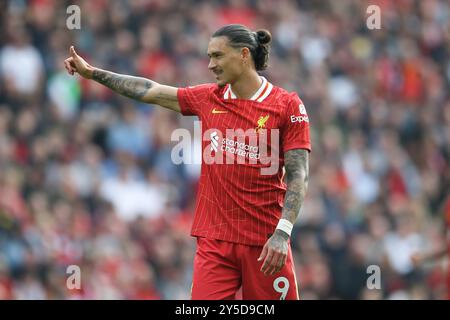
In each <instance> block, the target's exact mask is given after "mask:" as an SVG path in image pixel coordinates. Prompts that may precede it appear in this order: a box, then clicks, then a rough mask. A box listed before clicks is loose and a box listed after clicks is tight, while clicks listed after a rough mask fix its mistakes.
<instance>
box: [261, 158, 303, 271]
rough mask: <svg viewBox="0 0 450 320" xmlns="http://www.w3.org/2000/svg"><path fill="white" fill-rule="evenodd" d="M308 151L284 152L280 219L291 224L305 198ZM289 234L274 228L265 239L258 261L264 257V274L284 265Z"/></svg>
mask: <svg viewBox="0 0 450 320" xmlns="http://www.w3.org/2000/svg"><path fill="white" fill-rule="evenodd" d="M308 160H309V153H308V151H307V150H305V149H294V150H289V151H287V152H286V153H285V154H284V163H285V169H286V183H287V190H286V196H285V199H284V207H283V212H282V215H281V219H286V220H288V221H290V222H291V223H292V224H294V223H295V221H296V220H297V216H298V214H299V212H300V208H301V207H302V205H303V201H304V199H305V195H306V190H307V188H308V172H309V164H308ZM288 240H289V235H288V234H287V233H286V232H284V231H282V230H280V229H275V232H274V234H273V235H272V236H271V237H270V239H269V240H267V242H266V244H265V245H264V248H263V250H262V252H261V255H260V257H259V258H258V261H261V260H262V259H263V258H264V257H265V260H264V263H263V265H262V267H261V271H262V272H263V273H264V274H266V275H274V274H276V273H278V272H279V271H280V270H281V268H282V267H283V266H284V265H285V263H286V259H287V253H288Z"/></svg>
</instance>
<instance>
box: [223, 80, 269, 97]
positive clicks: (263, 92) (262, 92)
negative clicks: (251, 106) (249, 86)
mask: <svg viewBox="0 0 450 320" xmlns="http://www.w3.org/2000/svg"><path fill="white" fill-rule="evenodd" d="M261 79H262V83H261V86H260V87H259V89H258V90H257V91H256V92H255V94H254V95H253V96H252V97H251V98H250V99H249V100H252V101H257V102H263V101H264V99H266V98H267V96H268V95H269V94H270V92H271V91H272V88H273V85H272V84H271V83H270V82H269V81H267V79H266V78H264V77H261ZM223 98H224V99H237V97H236V95H235V94H234V92H233V91H232V90H231V85H230V84H228V85H227V89H226V90H225V93H224V95H223Z"/></svg>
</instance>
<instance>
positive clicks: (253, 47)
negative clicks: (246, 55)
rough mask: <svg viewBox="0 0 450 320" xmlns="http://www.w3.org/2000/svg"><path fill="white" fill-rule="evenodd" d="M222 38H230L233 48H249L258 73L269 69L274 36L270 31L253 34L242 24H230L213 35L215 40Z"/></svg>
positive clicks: (261, 30)
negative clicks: (271, 44) (270, 47)
mask: <svg viewBox="0 0 450 320" xmlns="http://www.w3.org/2000/svg"><path fill="white" fill-rule="evenodd" d="M222 36H225V37H227V38H228V41H229V45H230V46H231V47H233V48H243V47H247V48H248V49H249V50H250V53H251V55H252V58H253V61H254V62H255V67H256V70H257V71H260V70H264V69H266V68H267V65H268V60H269V44H270V42H271V41H272V35H271V34H270V32H269V31H267V30H264V29H260V30H257V31H255V32H252V31H251V30H250V29H249V28H247V27H246V26H243V25H241V24H229V25H226V26H224V27H222V28H220V29H219V30H217V31H216V32H214V34H213V35H212V37H213V38H215V37H222Z"/></svg>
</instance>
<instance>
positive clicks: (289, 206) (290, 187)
mask: <svg viewBox="0 0 450 320" xmlns="http://www.w3.org/2000/svg"><path fill="white" fill-rule="evenodd" d="M308 159H309V153H308V151H307V150H304V149H295V150H289V151H287V152H286V153H285V156H284V163H285V169H286V183H287V191H286V196H285V199H284V208H283V213H282V218H283V219H287V220H289V221H290V222H292V223H295V221H296V220H297V216H298V214H299V212H300V208H301V207H302V205H303V201H304V199H305V195H306V190H307V188H308V171H309V165H308Z"/></svg>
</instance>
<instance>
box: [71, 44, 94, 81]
mask: <svg viewBox="0 0 450 320" xmlns="http://www.w3.org/2000/svg"><path fill="white" fill-rule="evenodd" d="M64 65H65V67H66V70H67V72H68V73H69V74H71V75H73V74H74V73H75V72H77V73H78V74H79V75H80V76H82V77H83V78H86V79H92V74H93V72H94V67H92V66H91V65H90V64H89V63H87V62H86V61H85V60H84V59H83V58H82V57H80V56H79V55H78V54H77V53H76V52H75V48H74V47H73V46H71V47H70V57H69V58H67V59H66V60H64Z"/></svg>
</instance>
